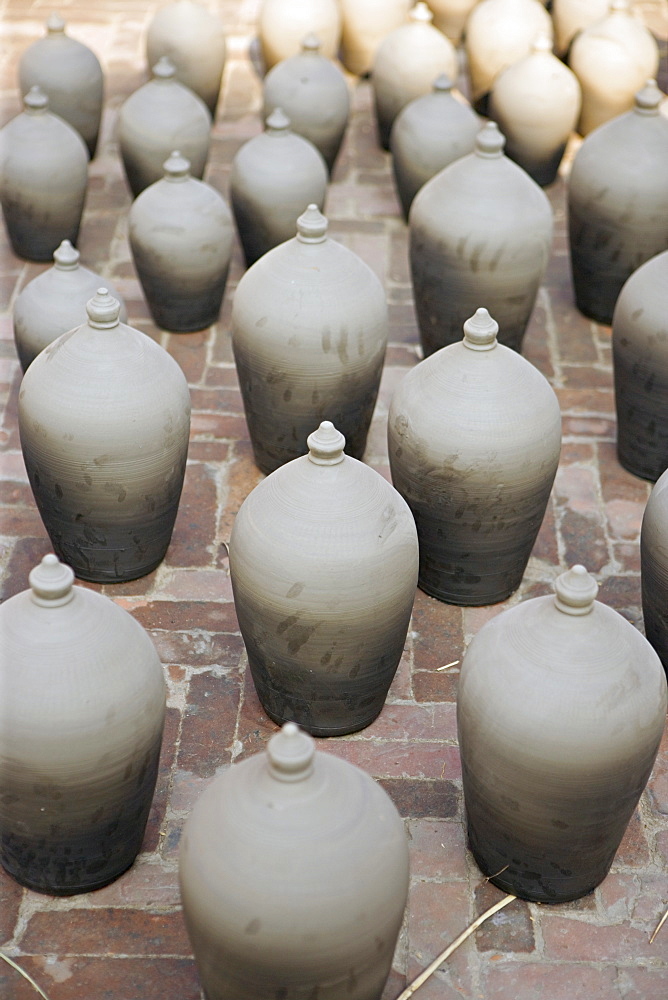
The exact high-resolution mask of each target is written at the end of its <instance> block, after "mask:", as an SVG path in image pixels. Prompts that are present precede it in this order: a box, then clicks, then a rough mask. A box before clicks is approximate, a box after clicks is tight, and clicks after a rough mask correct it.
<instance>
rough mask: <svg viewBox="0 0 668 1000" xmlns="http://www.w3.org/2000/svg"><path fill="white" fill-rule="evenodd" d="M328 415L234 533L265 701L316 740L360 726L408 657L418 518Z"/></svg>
mask: <svg viewBox="0 0 668 1000" xmlns="http://www.w3.org/2000/svg"><path fill="white" fill-rule="evenodd" d="M344 444H345V440H344V437H343V435H342V434H340V433H339V432H338V431H337V430H336V429H335V428H334V426H333V425H332V424H331V423H330V421H327V420H325V421H323V422H322V423H321V425H320V427H319V428H318V430H317V431H314V432H313V434H311V435H310V436H309V439H308V447H309V453H308V455H304V456H302V457H301V458H296V459H295V460H294V461H293V462H288V464H287V465H284V466H282V467H281V468H280V469H277V470H276V472H273V473H272V474H271V475H270V476H269V477H268V478H267V479H265V480H263V482H261V483H260V484H259V485H258V486H256V487H255V489H254V490H253V491H252V492H251V493H250V494H249V496H248V497H247V498H246V499H245V500H244V502H243V504H242V505H241V507H240V508H239V512H238V514H237V516H236V519H235V521H234V527H233V529H232V537H231V539H230V576H231V579H232V589H233V591H234V602H235V605H236V611H237V616H238V618H239V627H240V629H241V634H242V636H243V638H244V642H245V644H246V650H247V652H248V661H249V664H250V668H251V672H252V675H253V681H254V683H255V687H256V689H257V693H258V696H259V698H260V701H261V702H262V706H263V708H264V710H265V711H266V713H267V715H269V716H270V717H271V718H272V719H273V720H274V721H275V722H279V723H280V722H285V721H287V720H290V719H292V720H294V721H295V722H298V723H299V724H300V725H301V726H303V727H304V728H305V729H308V731H309V732H311V733H313V734H314V735H316V736H338V735H341V734H342V733H351V732H354V731H355V730H358V729H363V728H364V727H365V726H368V725H369V723H371V722H372V721H373V720H374V719H375V718H376V716H377V715H378V713H379V712H380V710H381V709H382V707H383V704H384V702H385V697H386V695H387V692H388V689H389V686H390V684H391V682H392V678H393V677H394V674H395V671H396V669H397V666H398V664H399V660H400V659H401V654H402V652H403V648H404V643H405V641H406V632H407V630H408V623H409V620H410V615H411V609H412V607H413V599H414V597H415V584H416V580H417V568H418V552H417V537H416V533H415V524H414V522H413V518H412V517H411V513H410V511H409V509H408V507H407V506H406V504H405V503H404V501H403V500H402V499H401V497H400V496H399V495H398V493H397V492H396V490H394V489H393V488H392V487H391V486H390V484H389V483H388V482H386V480H385V479H383V477H382V476H381V475H379V474H378V473H377V472H376V471H375V470H374V469H371V468H370V467H369V466H367V465H363V464H362V463H361V462H358V461H357V460H356V459H354V458H350V457H349V456H347V455H344V453H343V448H344Z"/></svg>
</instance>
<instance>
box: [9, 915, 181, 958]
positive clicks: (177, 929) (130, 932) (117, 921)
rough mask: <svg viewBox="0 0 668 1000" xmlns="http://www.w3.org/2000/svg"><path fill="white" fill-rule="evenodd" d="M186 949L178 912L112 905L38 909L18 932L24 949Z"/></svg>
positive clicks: (72, 951) (172, 951)
mask: <svg viewBox="0 0 668 1000" xmlns="http://www.w3.org/2000/svg"><path fill="white" fill-rule="evenodd" d="M45 942H48V948H49V952H50V953H54V954H60V955H96V954H99V953H100V952H102V953H103V954H107V953H112V954H113V953H114V952H115V953H116V954H122V955H190V954H191V950H190V943H189V941H188V937H187V935H186V929H185V926H184V924H183V917H182V915H181V912H180V911H179V912H176V913H150V912H147V911H144V910H129V909H114V908H112V907H107V908H104V909H93V910H65V911H62V912H60V913H54V912H46V913H45V912H39V911H38V912H37V913H34V914H33V915H32V916H31V917H30V920H29V921H28V926H27V928H26V930H25V933H24V934H23V936H22V938H21V951H22V952H23V954H26V955H30V954H40V953H42V952H43V951H44V943H45Z"/></svg>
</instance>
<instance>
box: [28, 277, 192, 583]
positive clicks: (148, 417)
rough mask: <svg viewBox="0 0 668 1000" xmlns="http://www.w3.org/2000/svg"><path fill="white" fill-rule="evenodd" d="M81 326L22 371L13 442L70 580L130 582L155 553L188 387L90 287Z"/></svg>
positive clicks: (179, 448) (164, 531)
mask: <svg viewBox="0 0 668 1000" xmlns="http://www.w3.org/2000/svg"><path fill="white" fill-rule="evenodd" d="M87 311H88V322H87V323H85V324H83V326H80V327H77V329H75V330H71V331H70V332H69V333H66V334H63V335H62V336H61V337H58V338H57V340H54V341H53V343H52V344H50V345H49V346H48V347H47V348H45V349H44V350H43V351H42V352H41V354H39V355H38V356H37V357H36V358H35V360H34V361H33V363H32V364H31V365H30V368H29V369H28V371H27V372H26V373H25V375H24V377H23V381H22V383H21V391H20V393H19V431H20V435H21V448H22V449H23V457H24V459H25V463H26V469H27V471H28V477H29V480H30V485H31V487H32V490H33V494H34V496H35V501H36V503H37V506H38V508H39V512H40V515H41V517H42V520H43V522H44V526H45V528H46V530H47V531H48V533H49V537H50V538H51V543H52V545H53V547H54V550H55V552H56V554H57V555H58V556H59V557H60V558H61V559H62V560H63V561H66V562H67V563H68V564H69V565H70V566H71V567H72V569H74V571H75V573H76V574H77V576H78V577H80V578H81V579H83V580H93V581H95V582H97V583H117V582H120V581H123V580H134V579H136V578H137V577H140V576H144V575H145V574H146V573H150V572H151V570H153V569H155V568H156V566H157V565H158V564H159V563H160V561H161V560H162V559H163V557H164V555H165V552H166V550H167V546H168V545H169V540H170V538H171V535H172V529H173V527H174V521H175V519H176V513H177V510H178V506H179V498H180V496H181V488H182V486H183V477H184V474H185V467H186V457H187V452H188V436H189V431H190V394H189V392H188V384H187V382H186V379H185V376H184V374H183V372H182V371H181V369H180V368H179V366H178V364H177V363H176V361H174V359H173V358H172V357H170V355H169V354H167V352H166V351H165V350H164V349H163V348H162V347H160V346H159V345H158V344H156V343H155V341H153V340H151V338H150V337H147V336H146V334H144V333H140V331H139V330H135V329H133V328H132V327H130V326H126V325H125V324H124V323H120V322H119V318H118V317H119V304H118V302H117V301H116V299H114V298H113V297H112V296H111V295H108V294H107V291H106V289H104V288H103V289H100V290H99V292H98V294H97V295H96V296H95V297H94V298H92V299H91V300H90V302H89V303H88V306H87Z"/></svg>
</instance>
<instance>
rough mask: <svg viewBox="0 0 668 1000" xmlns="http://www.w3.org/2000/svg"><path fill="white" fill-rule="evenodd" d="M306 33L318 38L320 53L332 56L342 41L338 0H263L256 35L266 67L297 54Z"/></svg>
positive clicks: (268, 67)
mask: <svg viewBox="0 0 668 1000" xmlns="http://www.w3.org/2000/svg"><path fill="white" fill-rule="evenodd" d="M309 32H313V34H314V35H317V36H318V38H319V39H320V43H321V45H322V54H323V55H324V56H325V57H326V58H327V59H334V58H335V57H336V54H337V52H338V50H339V42H340V41H341V12H340V10H339V5H338V3H337V0H263V2H262V7H261V9H260V18H259V21H258V36H259V39H260V47H261V49H262V57H263V59H264V65H265V67H266V69H271V67H272V66H274V65H275V64H276V63H278V62H280V61H281V60H282V59H289V58H290V57H291V56H296V55H297V54H298V52H299V50H300V46H301V43H302V39H303V38H304V37H305V36H306V35H308V34H309Z"/></svg>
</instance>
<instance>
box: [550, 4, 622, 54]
mask: <svg viewBox="0 0 668 1000" xmlns="http://www.w3.org/2000/svg"><path fill="white" fill-rule="evenodd" d="M609 10H610V0H552V21H553V23H554V51H555V52H556V53H557V55H558V56H564V55H566V53H567V52H568V50H569V48H570V45H571V42H572V41H573V39H574V38H575V36H576V35H577V34H578V33H579V32H580V31H582V29H583V28H587V27H588V26H589V25H590V24H594V23H595V22H596V21H600V20H601V18H604V17H605V16H606V15H607V13H608V11H609Z"/></svg>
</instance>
